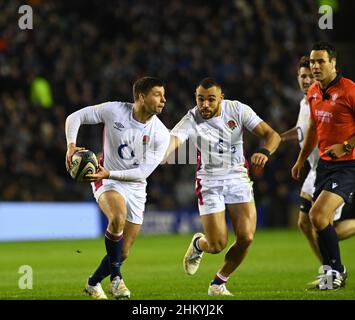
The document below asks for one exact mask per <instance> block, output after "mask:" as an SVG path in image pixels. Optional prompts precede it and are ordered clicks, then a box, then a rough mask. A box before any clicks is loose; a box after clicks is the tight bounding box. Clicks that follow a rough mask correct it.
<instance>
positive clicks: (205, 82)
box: [196, 78, 221, 89]
mask: <svg viewBox="0 0 355 320" xmlns="http://www.w3.org/2000/svg"><path fill="white" fill-rule="evenodd" d="M199 86H201V87H202V88H204V89H209V88H211V87H217V88H221V85H220V84H219V83H218V82H217V81H216V80H215V79H213V78H204V79H202V80H201V81H200V82H199V83H198V84H197V87H196V88H198V87H199Z"/></svg>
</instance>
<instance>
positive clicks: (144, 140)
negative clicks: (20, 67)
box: [65, 101, 170, 184]
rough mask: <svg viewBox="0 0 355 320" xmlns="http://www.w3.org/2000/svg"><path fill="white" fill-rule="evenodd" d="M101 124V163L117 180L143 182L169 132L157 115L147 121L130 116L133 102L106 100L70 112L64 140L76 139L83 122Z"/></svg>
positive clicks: (159, 156) (165, 145)
mask: <svg viewBox="0 0 355 320" xmlns="http://www.w3.org/2000/svg"><path fill="white" fill-rule="evenodd" d="M97 123H103V124H104V133H103V135H104V137H103V140H104V142H103V154H102V157H103V164H102V166H103V167H104V168H105V169H107V170H109V171H110V173H111V175H110V176H111V177H112V178H113V179H114V177H115V178H116V179H117V180H126V181H135V182H143V183H144V184H146V181H145V179H146V178H147V177H148V176H149V175H150V174H151V173H152V172H153V171H154V169H155V168H156V167H157V166H158V165H159V164H160V162H161V161H162V159H163V157H164V154H165V152H166V150H167V148H168V145H169V141H170V134H169V131H168V129H167V128H166V127H165V126H164V124H163V123H162V122H161V121H160V119H159V118H158V117H157V116H155V115H154V116H153V117H152V118H150V119H149V120H148V122H147V123H141V122H138V121H136V120H135V119H134V118H133V104H132V103H128V102H118V101H114V102H106V103H102V104H98V105H95V106H89V107H86V108H83V109H81V110H78V111H76V112H74V113H72V114H71V115H70V116H69V117H68V118H67V121H66V129H65V132H66V137H67V143H68V144H69V143H76V138H77V134H78V131H79V127H80V126H81V125H82V124H97Z"/></svg>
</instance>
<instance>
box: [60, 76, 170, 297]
mask: <svg viewBox="0 0 355 320" xmlns="http://www.w3.org/2000/svg"><path fill="white" fill-rule="evenodd" d="M133 95H134V103H128V102H118V101H116V102H107V103H103V104H99V105H95V106H90V107H86V108H83V109H81V110H79V111H76V112H74V113H72V114H71V115H70V116H69V117H68V118H67V120H66V128H65V132H66V138H67V143H68V150H67V155H66V166H67V168H69V167H70V165H71V157H72V155H73V154H74V153H75V152H76V151H77V150H80V149H81V148H79V147H77V146H76V138H77V134H78V130H79V127H80V126H81V125H83V124H97V123H103V124H104V133H103V141H104V142H103V152H102V158H101V160H100V167H99V171H98V172H97V173H95V174H91V175H87V176H86V180H87V181H90V182H93V183H92V188H93V193H94V196H95V199H96V201H97V202H98V204H99V207H100V209H101V210H102V212H103V213H104V214H105V215H106V217H107V219H108V227H107V230H106V233H105V247H106V255H105V257H104V258H103V260H102V262H101V264H100V266H99V267H98V269H97V270H96V271H95V272H94V274H93V275H92V276H90V277H89V279H88V282H87V284H86V286H85V290H86V292H87V293H88V294H89V295H91V296H92V297H93V298H95V299H107V296H106V294H105V293H104V291H103V289H102V287H101V281H102V280H103V279H104V278H105V277H106V276H108V275H111V277H110V280H111V284H110V292H111V293H112V294H113V296H114V297H115V298H117V299H121V298H129V297H130V291H129V290H128V288H127V287H126V285H125V283H124V281H123V277H122V274H121V270H120V264H121V263H122V261H123V260H124V259H126V258H127V256H128V253H129V249H130V247H131V246H132V244H133V242H134V240H135V239H136V237H137V235H138V233H139V231H140V228H141V225H142V223H143V213H144V206H145V202H146V185H147V182H146V178H147V177H148V176H149V175H150V174H151V173H152V172H153V171H154V169H155V168H156V167H157V166H158V165H159V163H160V162H161V161H162V159H163V156H164V154H165V152H166V150H167V147H168V145H169V139H170V135H169V131H168V130H167V128H166V127H165V126H164V125H163V123H162V122H161V121H160V120H159V119H158V117H157V116H156V115H157V114H160V113H161V112H162V110H163V108H164V105H165V102H166V100H165V96H164V95H165V90H164V85H163V82H162V81H161V80H160V79H157V78H152V77H144V78H141V79H139V80H137V81H136V82H135V83H134V85H133ZM123 240H124V241H123Z"/></svg>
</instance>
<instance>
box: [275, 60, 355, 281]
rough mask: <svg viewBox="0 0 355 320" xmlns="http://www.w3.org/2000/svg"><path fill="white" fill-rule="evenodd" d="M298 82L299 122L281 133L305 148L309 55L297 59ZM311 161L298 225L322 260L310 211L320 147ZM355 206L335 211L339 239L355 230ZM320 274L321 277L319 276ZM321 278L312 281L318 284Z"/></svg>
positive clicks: (309, 81)
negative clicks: (299, 99) (343, 217)
mask: <svg viewBox="0 0 355 320" xmlns="http://www.w3.org/2000/svg"><path fill="white" fill-rule="evenodd" d="M297 80H298V85H299V88H300V90H301V91H302V92H303V94H304V96H303V98H302V100H301V101H300V110H299V114H298V120H297V123H296V126H295V127H294V128H292V129H290V130H288V131H285V132H284V133H282V134H281V139H282V141H298V142H299V145H300V147H301V148H302V146H303V144H304V139H305V135H306V133H307V130H308V128H309V118H310V107H309V103H308V101H307V92H308V89H309V87H310V86H311V84H312V83H313V82H314V80H313V75H312V72H311V69H310V65H309V57H307V56H303V57H301V59H300V61H299V63H298V75H297ZM307 160H308V163H309V165H310V171H309V173H308V175H307V177H306V179H305V181H304V183H303V185H302V188H301V193H300V212H299V216H298V226H299V228H300V229H301V231H302V232H303V233H304V235H305V236H306V238H307V240H308V242H309V245H310V247H311V249H312V251H313V252H314V253H315V255H316V256H317V257H318V259H319V261H320V262H321V263H323V261H322V255H321V253H320V250H319V247H318V241H317V236H316V231H315V229H314V228H313V226H312V223H311V221H310V218H309V211H310V209H311V207H312V198H313V193H314V182H315V180H316V169H317V164H318V160H319V154H318V148H317V147H316V148H314V150H313V151H312V153H311V154H310V156H309V157H308V158H307ZM343 214H344V216H345V217H346V218H347V219H345V220H339V219H340V218H341V217H342V215H343ZM354 214H355V206H354V205H353V204H352V205H342V206H340V207H339V208H338V209H337V210H336V212H335V215H334V227H335V231H336V233H337V236H338V238H339V240H343V239H347V238H349V237H351V236H353V235H354V234H355V219H353V218H352V219H349V217H354ZM319 279H320V277H318V280H319ZM317 283H318V281H315V282H312V283H310V284H317Z"/></svg>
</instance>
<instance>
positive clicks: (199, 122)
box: [170, 100, 262, 180]
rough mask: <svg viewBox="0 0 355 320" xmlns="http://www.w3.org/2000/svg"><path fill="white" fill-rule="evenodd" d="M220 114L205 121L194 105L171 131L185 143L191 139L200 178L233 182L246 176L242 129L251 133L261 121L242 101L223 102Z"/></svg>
mask: <svg viewBox="0 0 355 320" xmlns="http://www.w3.org/2000/svg"><path fill="white" fill-rule="evenodd" d="M221 109H222V110H221V115H220V116H218V117H213V118H211V119H208V120H206V119H203V118H202V117H201V115H200V112H199V111H198V109H197V106H195V107H194V108H193V109H190V110H189V111H188V112H187V114H186V115H185V116H184V117H183V118H182V119H181V120H180V122H179V123H178V124H177V125H176V126H175V127H174V129H173V130H172V131H171V132H170V134H171V135H174V136H177V137H178V138H179V140H180V141H181V142H182V143H183V142H184V141H186V140H187V139H189V138H190V141H193V142H194V144H195V146H196V147H197V151H198V160H197V178H200V179H201V178H204V179H210V180H217V179H233V178H237V177H240V175H241V174H246V173H247V169H246V168H245V158H244V154H243V128H246V129H248V130H249V131H252V130H253V129H254V128H255V127H256V126H257V125H258V124H259V123H260V122H261V121H262V119H260V118H259V117H258V116H257V115H256V113H255V112H254V111H253V110H252V109H251V108H250V107H249V106H247V105H246V104H243V103H241V102H239V101H231V100H222V103H221Z"/></svg>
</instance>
